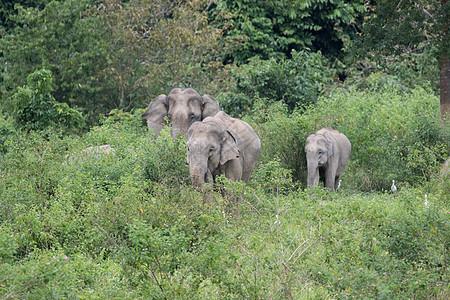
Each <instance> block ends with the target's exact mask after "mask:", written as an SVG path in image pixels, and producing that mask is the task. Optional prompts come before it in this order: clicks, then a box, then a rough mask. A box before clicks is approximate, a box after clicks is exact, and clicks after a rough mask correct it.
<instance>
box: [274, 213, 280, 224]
mask: <svg viewBox="0 0 450 300" xmlns="http://www.w3.org/2000/svg"><path fill="white" fill-rule="evenodd" d="M275 217H276V218H277V220H276V221H275V222H274V223H273V225H280V224H281V222H280V220H278V215H276V216H275Z"/></svg>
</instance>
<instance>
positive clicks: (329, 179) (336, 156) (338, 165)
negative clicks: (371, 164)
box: [305, 127, 352, 191]
mask: <svg viewBox="0 0 450 300" xmlns="http://www.w3.org/2000/svg"><path fill="white" fill-rule="evenodd" d="M351 149H352V146H351V144H350V141H349V140H348V138H347V137H346V136H345V135H344V134H342V133H340V132H338V131H337V130H334V129H332V128H330V127H327V128H322V129H321V130H319V131H317V132H316V133H314V134H311V135H310V136H308V138H307V139H306V147H305V152H306V161H307V165H308V180H307V184H308V187H311V186H315V185H318V183H319V178H321V179H323V180H324V182H325V187H327V188H329V189H330V190H331V191H334V190H335V189H337V186H338V184H339V176H341V174H342V172H344V169H345V166H346V165H347V163H348V160H349V158H350V153H351Z"/></svg>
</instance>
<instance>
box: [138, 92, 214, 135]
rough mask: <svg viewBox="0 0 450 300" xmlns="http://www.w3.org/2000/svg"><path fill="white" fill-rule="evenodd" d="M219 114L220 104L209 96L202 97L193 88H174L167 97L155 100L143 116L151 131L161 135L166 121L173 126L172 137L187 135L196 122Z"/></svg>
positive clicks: (161, 96)
mask: <svg viewBox="0 0 450 300" xmlns="http://www.w3.org/2000/svg"><path fill="white" fill-rule="evenodd" d="M218 112H219V103H218V102H217V101H216V100H214V99H213V98H212V97H211V96H209V95H203V96H200V94H199V93H198V92H197V91H196V90H194V89H192V88H174V89H172V90H171V91H170V93H169V94H168V95H167V96H166V95H159V96H158V97H156V98H155V99H153V100H152V101H151V102H150V104H149V105H148V107H147V111H146V112H145V113H144V114H143V115H142V117H143V118H144V119H146V120H147V125H148V129H149V131H152V130H154V131H155V133H156V134H157V135H159V133H160V131H161V129H162V128H163V126H164V125H166V119H165V117H167V118H168V120H169V122H170V123H171V124H172V131H171V135H172V137H175V136H176V135H177V134H186V132H187V130H188V128H189V127H190V126H191V125H192V124H193V123H194V122H196V121H201V120H203V119H204V118H206V117H209V116H214V115H215V114H216V113H218Z"/></svg>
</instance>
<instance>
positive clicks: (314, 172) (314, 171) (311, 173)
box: [307, 161, 319, 187]
mask: <svg viewBox="0 0 450 300" xmlns="http://www.w3.org/2000/svg"><path fill="white" fill-rule="evenodd" d="M318 184H319V166H318V164H317V163H315V162H310V161H308V178H307V186H308V187H310V186H314V185H318Z"/></svg>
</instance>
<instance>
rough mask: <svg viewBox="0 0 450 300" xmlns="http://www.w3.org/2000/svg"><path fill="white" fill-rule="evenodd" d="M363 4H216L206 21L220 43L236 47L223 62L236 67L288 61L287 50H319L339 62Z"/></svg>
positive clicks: (311, 0) (333, 0) (273, 0)
mask: <svg viewBox="0 0 450 300" xmlns="http://www.w3.org/2000/svg"><path fill="white" fill-rule="evenodd" d="M364 11H365V8H364V1H360V0H355V1H342V0H325V1H323V0H308V1H298V0H297V1H282V0H263V1H260V0H250V1H242V0H240V1H229V0H220V1H217V5H216V6H215V7H214V8H213V9H211V15H212V16H213V19H214V20H215V22H217V23H218V26H219V27H220V26H221V25H222V22H223V21H224V20H227V21H228V22H229V27H228V28H226V29H225V40H226V41H231V40H238V41H239V42H241V44H240V46H238V47H237V48H232V51H230V52H228V53H226V55H225V59H226V60H227V61H233V62H236V63H238V64H243V63H247V61H248V59H249V58H252V57H255V56H257V57H258V58H261V59H269V58H282V57H290V54H291V51H292V50H297V51H298V50H302V49H305V48H309V49H311V50H312V51H314V52H315V51H318V50H320V51H321V52H322V53H323V54H324V55H325V56H327V57H340V56H341V54H342V52H341V49H342V48H343V44H344V41H345V40H346V39H347V38H348V37H349V36H352V35H353V34H354V33H355V32H356V31H355V29H354V26H355V24H356V22H357V20H358V19H359V18H360V17H361V16H362V14H363V13H364Z"/></svg>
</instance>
